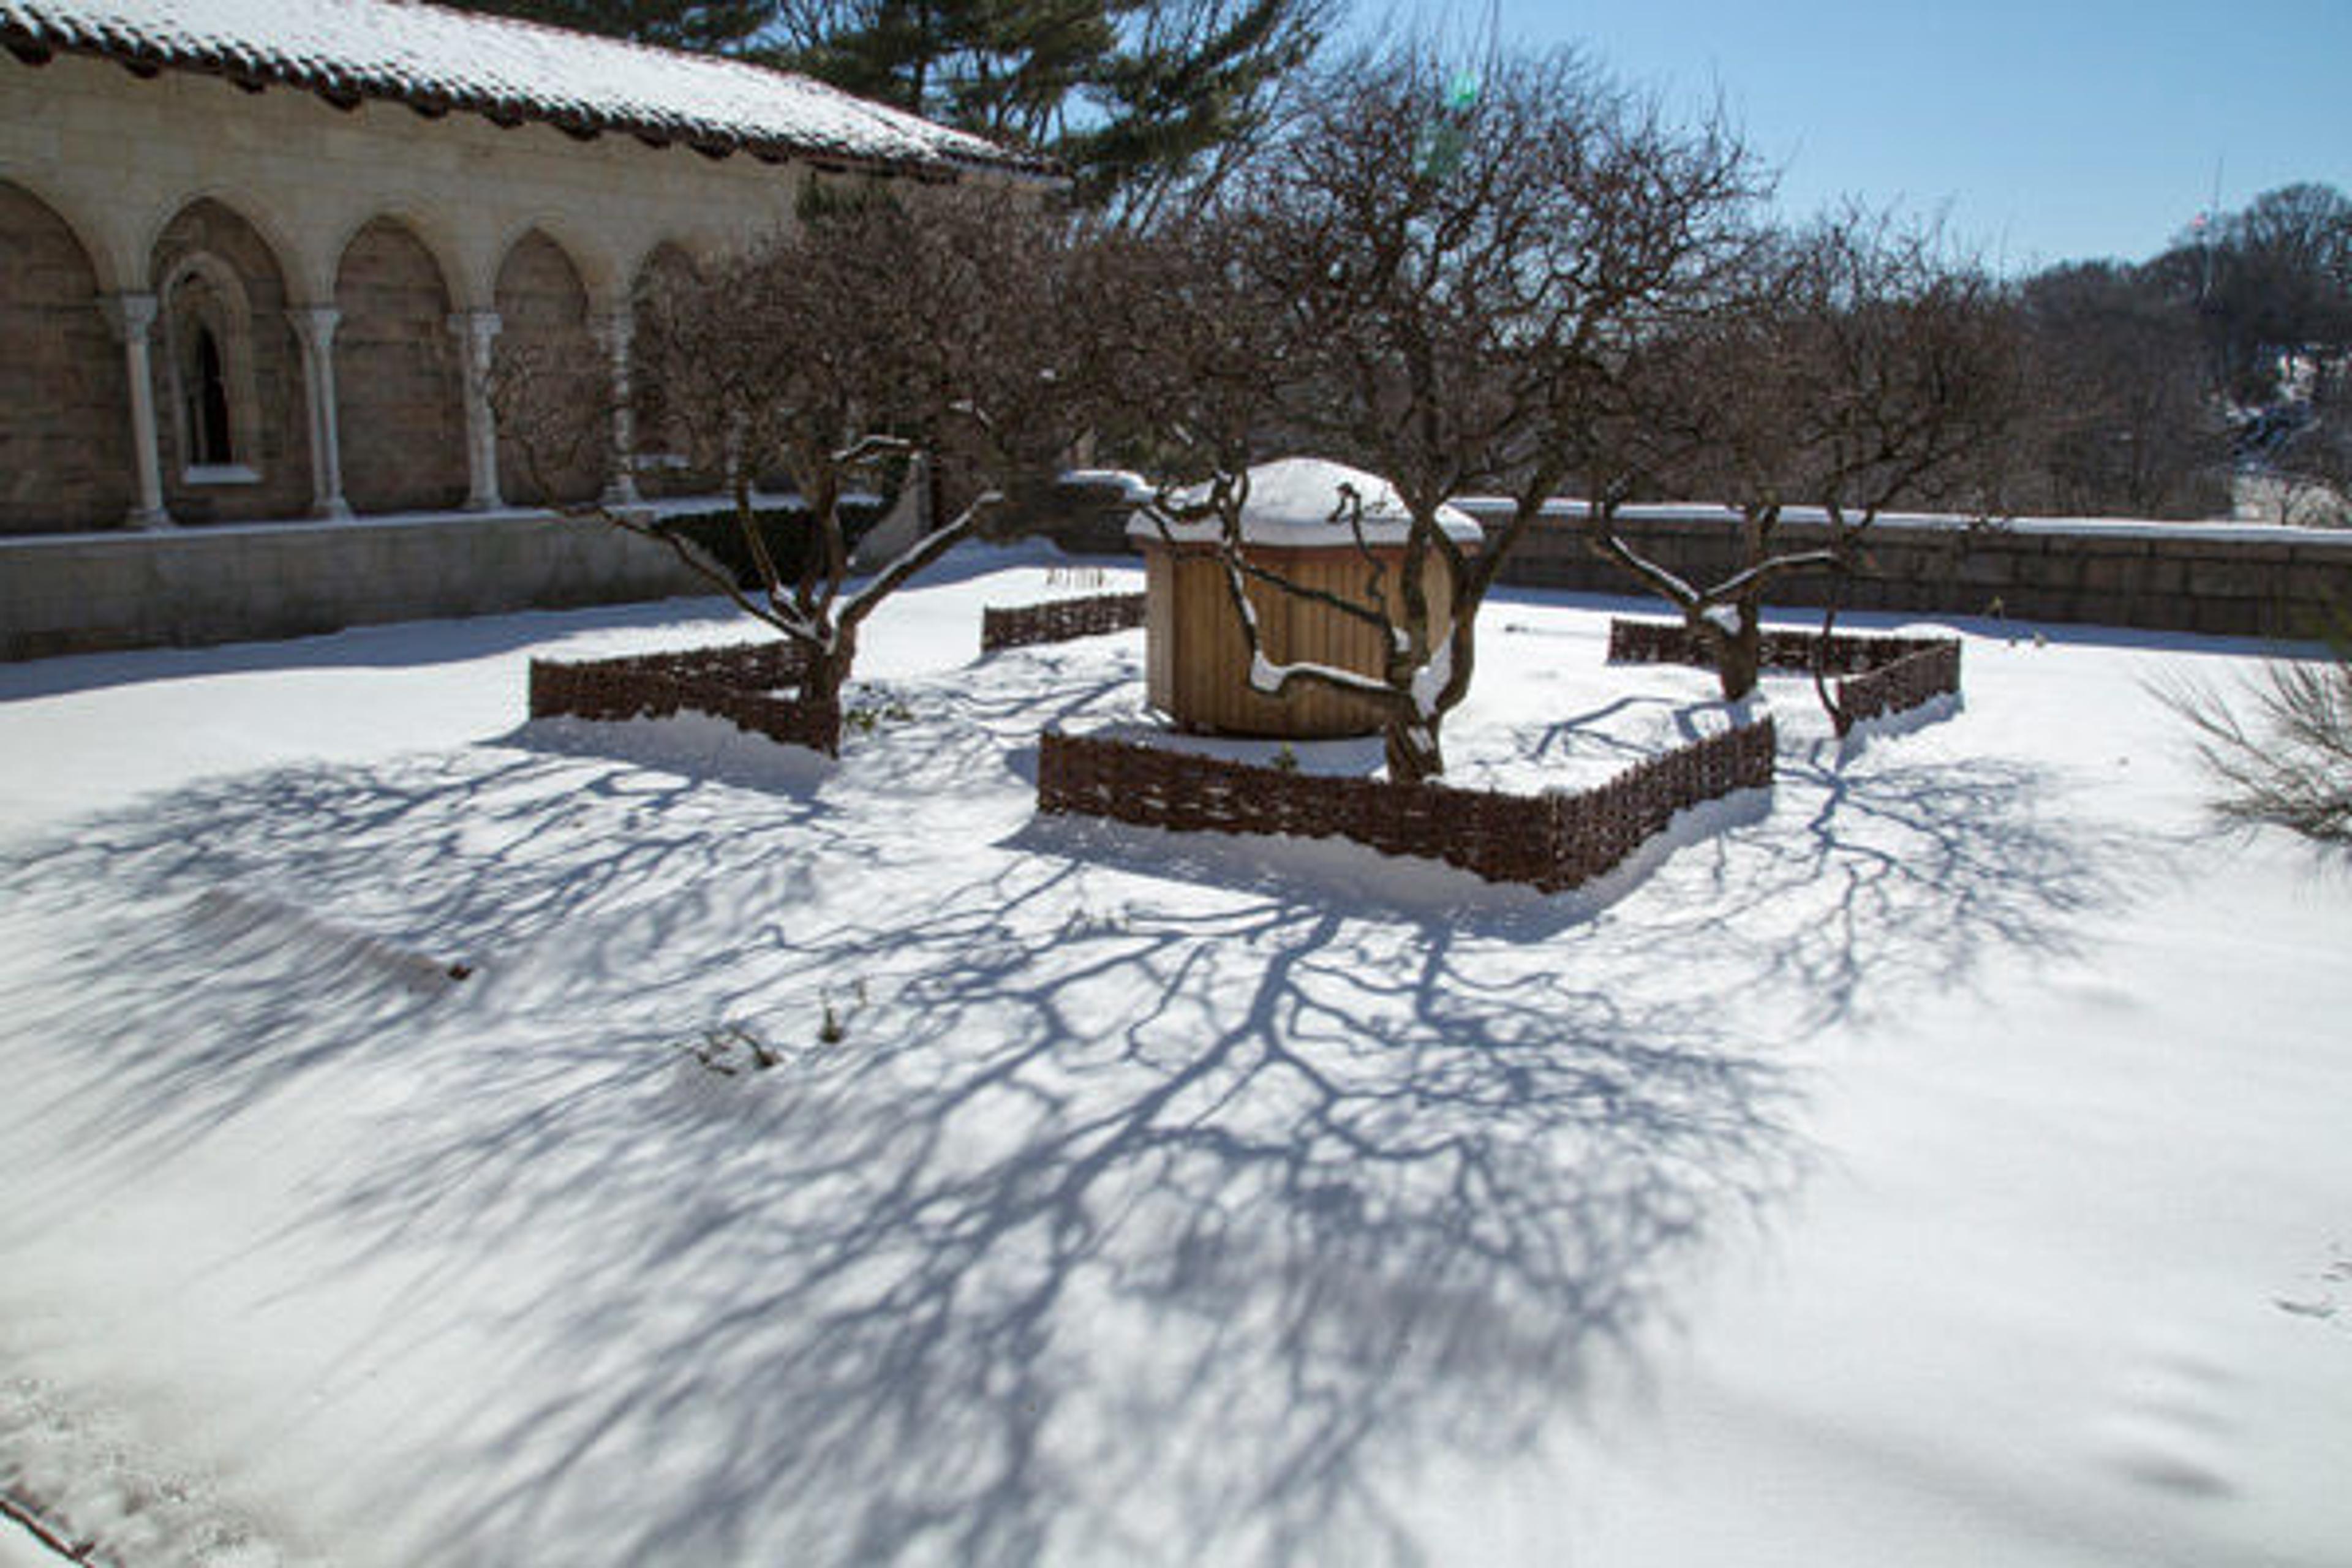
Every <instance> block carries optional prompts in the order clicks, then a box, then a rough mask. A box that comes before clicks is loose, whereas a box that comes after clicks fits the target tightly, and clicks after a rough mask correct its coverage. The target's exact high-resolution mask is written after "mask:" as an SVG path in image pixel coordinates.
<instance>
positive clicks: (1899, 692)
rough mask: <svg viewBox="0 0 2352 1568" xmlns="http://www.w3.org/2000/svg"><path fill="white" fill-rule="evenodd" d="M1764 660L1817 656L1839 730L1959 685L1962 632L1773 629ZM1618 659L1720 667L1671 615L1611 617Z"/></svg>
mask: <svg viewBox="0 0 2352 1568" xmlns="http://www.w3.org/2000/svg"><path fill="white" fill-rule="evenodd" d="M1759 651H1760V653H1761V656H1762V659H1761V662H1762V664H1763V667H1764V668H1766V669H1777V670H1784V671H1799V672H1804V673H1811V670H1812V668H1813V661H1814V659H1815V658H1821V659H1822V673H1823V674H1825V675H1835V676H1842V677H1844V678H1845V679H1841V680H1840V681H1839V682H1838V683H1837V694H1836V699H1835V700H1836V705H1837V710H1836V711H1835V712H1834V713H1833V714H1832V715H1831V722H1832V724H1833V725H1834V726H1835V727H1836V730H1837V732H1838V733H1839V734H1841V735H1843V734H1844V733H1846V732H1847V731H1850V730H1852V729H1853V727H1854V726H1855V725H1856V724H1859V723H1860V722H1862V721H1864V719H1875V718H1878V717H1879V716H1880V715H1882V714H1886V713H1900V712H1902V711H1904V710H1906V709H1911V708H1916V707H1918V706H1919V705H1920V704H1921V703H1923V702H1927V701H1930V700H1934V699H1936V698H1937V697H1942V696H1946V695H1951V696H1958V694H1959V689H1960V642H1959V639H1958V637H1855V636H1853V635H1850V634H1845V633H1840V634H1837V635H1835V636H1832V637H1830V638H1829V639H1828V647H1827V648H1826V649H1824V648H1823V647H1822V637H1820V635H1819V634H1817V633H1813V632H1790V631H1768V632H1766V633H1765V634H1764V635H1763V646H1762V647H1761V648H1760V650H1759ZM1609 659H1610V662H1611V663H1612V664H1687V665H1695V666H1696V667H1697V668H1701V669H1711V668H1714V665H1715V660H1714V658H1712V657H1711V655H1710V654H1709V652H1708V648H1707V645H1706V641H1705V640H1704V639H1703V638H1701V637H1698V636H1697V635H1696V634H1695V633H1693V632H1692V630H1691V629H1690V628H1689V627H1688V626H1683V625H1681V624H1679V623H1677V622H1673V621H1621V620H1612V621H1611V622H1610V623H1609Z"/></svg>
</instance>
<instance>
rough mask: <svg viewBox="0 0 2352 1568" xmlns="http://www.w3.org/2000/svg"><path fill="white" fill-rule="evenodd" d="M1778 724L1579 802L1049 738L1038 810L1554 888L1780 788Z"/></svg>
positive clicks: (1716, 742) (1629, 774)
mask: <svg viewBox="0 0 2352 1568" xmlns="http://www.w3.org/2000/svg"><path fill="white" fill-rule="evenodd" d="M1776 745H1777V741H1776V737H1775V735H1774V732H1773V729H1772V721H1770V720H1769V719H1768V720H1765V721H1763V722H1761V723H1759V724H1747V725H1742V726H1740V727H1739V728H1738V729H1736V730H1731V731H1727V732H1726V733H1724V734H1721V735H1717V736H1715V737H1713V738H1711V739H1708V740H1705V741H1700V742H1696V744H1693V745H1688V746H1684V747H1682V748H1680V749H1678V750H1676V751H1673V752H1667V753H1665V754H1664V755H1663V756H1659V757H1654V758H1652V759H1650V760H1649V761H1647V762H1644V763H1638V764H1636V765H1635V766H1633V767H1632V768H1629V769H1627V770H1626V771H1625V772H1624V773H1620V774H1618V775H1617V776H1616V777H1615V778H1613V779H1611V780H1610V781H1609V782H1608V783H1606V784H1601V785H1600V786H1599V787H1597V788H1594V789H1590V790H1586V791H1584V792H1583V793H1581V794H1579V795H1549V794H1547V795H1506V794H1502V793H1499V792H1494V791H1486V790H1461V789H1454V788H1451V787H1448V786H1446V785H1443V784H1388V783H1383V782H1381V781H1378V780H1373V779H1361V778H1334V777H1330V776H1328V775H1323V774H1316V773H1297V772H1292V771H1286V770H1283V769H1276V768H1267V767H1257V766H1254V765H1252V764H1249V763H1235V762H1229V761H1226V760H1224V759H1223V758H1219V757H1203V756H1197V755H1192V754H1190V753H1186V752H1171V751H1166V750H1163V749H1161V748H1160V747H1157V746H1149V745H1139V744H1136V743H1134V742H1124V741H1109V740H1099V739H1091V738H1087V737H1082V736H1075V735H1064V734H1060V733H1058V732H1055V731H1046V732H1045V734H1044V735H1043V736H1041V737H1040V739H1039V742H1038V758H1037V809H1038V810H1039V811H1041V812H1046V813H1054V814H1063V813H1069V814H1076V815H1081V816H1104V817H1109V818H1112V819H1113V820H1116V821H1119V822H1127V823H1133V824H1136V825H1138V826H1145V827H1164V828H1167V829H1170V830H1171V831H1173V832H1178V833H1199V832H1214V833H1249V834H1291V835H1296V836H1298V837H1315V838H1322V837H1345V838H1350V839H1353V840H1355V841H1356V842H1357V843H1359V844H1364V845H1368V846H1370V847H1372V848H1374V849H1377V850H1379V851H1380V852H1381V854H1383V855H1412V856H1419V857H1422V858H1427V859H1433V860H1443V861H1444V862H1445V863H1446V864H1448V865H1450V866H1457V867H1460V868H1462V869H1464V870H1465V871H1469V872H1472V873H1474V874H1475V875H1476V876H1479V877H1483V878H1485V879H1486V880H1488V881H1490V882H1524V883H1527V884H1528V885H1530V886H1532V887H1535V888H1537V889H1541V890H1542V891H1544V892H1547V893H1551V892H1558V891H1559V890H1561V889H1566V888H1573V887H1577V886H1579V885H1580V884H1582V883H1585V882H1589V881H1591V880H1592V879H1594V878H1596V877H1599V876H1601V875H1602V874H1604V873H1606V872H1608V871H1610V870H1612V869H1613V868H1615V867H1617V866H1618V865H1620V864H1621V863H1622V862H1623V860H1624V859H1625V858H1626V857H1627V856H1629V855H1631V854H1632V853H1633V851H1634V850H1635V849H1637V848H1639V847H1641V846H1642V844H1643V842H1644V841H1646V840H1647V839H1649V838H1650V837H1653V836H1654V835H1655V834H1657V833H1658V832H1660V831H1661V830H1663V829H1664V827H1665V826H1666V825H1667V823H1668V822H1670V821H1671V820H1673V818H1674V816H1675V813H1676V812H1678V811H1681V810H1684V809H1685V808H1687V807H1689V806H1693V805H1699V804H1701V803H1702V802H1705V801H1709V800H1714V799H1717V798H1718V797H1720V796H1723V795H1730V794H1732V793H1733V792H1735V791H1738V790H1743V789H1767V788H1769V787H1770V786H1771V784H1772V777H1773V760H1774V755H1775V748H1776Z"/></svg>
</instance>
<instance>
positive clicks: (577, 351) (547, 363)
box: [491, 229, 613, 504]
mask: <svg viewBox="0 0 2352 1568" xmlns="http://www.w3.org/2000/svg"><path fill="white" fill-rule="evenodd" d="M497 303H498V311H499V323H500V324H499V339H498V351H497V355H496V360H495V368H494V371H493V374H492V378H491V379H492V383H493V388H494V390H493V396H494V400H495V402H496V404H497V405H498V417H499V485H500V488H501V489H504V490H505V492H506V494H507V495H508V496H509V498H510V499H512V500H519V501H526V502H535V503H541V504H545V503H551V502H564V501H580V500H590V499H592V498H593V497H594V496H595V495H596V494H597V493H598V492H599V491H601V490H602V489H604V473H605V467H606V458H607V454H608V452H609V451H610V448H611V445H612V428H613V419H612V409H611V407H610V406H609V397H608V394H609V391H610V388H611V385H612V380H611V376H610V375H609V374H608V371H607V364H608V361H607V359H606V355H605V353H604V349H603V348H602V347H600V346H599V345H598V343H597V342H596V339H595V335H594V334H593V332H592V331H590V330H589V326H588V290H587V288H586V286H585V285H584V284H583V283H582V281H581V279H580V271H579V268H576V267H574V266H573V265H572V258H571V257H569V256H568V255H566V254H565V253H564V250H563V247H562V246H560V245H558V244H556V242H555V241H554V240H552V239H551V238H550V237H548V236H547V235H546V234H544V233H542V232H541V231H540V230H538V229H532V230H531V231H530V233H528V234H526V235H524V236H523V237H521V238H520V239H519V240H517V241H516V242H515V244H514V248H513V249H511V250H509V251H508V252H507V258H506V260H505V262H504V263H503V264H502V265H501V266H500V267H499V277H498V291H497Z"/></svg>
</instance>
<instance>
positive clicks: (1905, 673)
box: [1834, 639, 1960, 735]
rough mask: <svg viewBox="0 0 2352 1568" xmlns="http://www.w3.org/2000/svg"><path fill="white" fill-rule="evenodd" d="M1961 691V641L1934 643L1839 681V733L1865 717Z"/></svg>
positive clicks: (1906, 707)
mask: <svg viewBox="0 0 2352 1568" xmlns="http://www.w3.org/2000/svg"><path fill="white" fill-rule="evenodd" d="M1959 690H1960V645H1959V643H1958V640H1957V639H1955V640H1952V641H1948V642H1937V643H1934V644H1932V645H1931V646H1929V647H1925V648H1922V649H1921V650H1920V651H1919V652H1917V653H1913V654H1906V655H1905V656H1904V657H1903V658H1898V659H1896V660H1895V661H1894V662H1893V663H1891V664H1883V665H1880V666H1879V667H1878V668H1876V669H1873V670H1868V671H1865V672H1864V673H1863V674H1861V675H1857V676H1854V677H1853V679H1847V680H1841V681H1839V682H1838V683H1837V697H1836V699H1835V700H1836V703H1837V712H1836V714H1835V715H1834V719H1835V722H1836V724H1837V732H1838V733H1839V734H1841V735H1843V734H1844V733H1845V732H1846V731H1849V730H1851V729H1853V727H1854V726H1855V725H1856V724H1859V723H1861V722H1862V721H1864V720H1865V719H1875V718H1878V717H1879V716H1881V715H1882V714H1886V713H1900V712H1903V711H1904V710H1906V709H1911V708H1916V707H1919V706H1921V705H1922V704H1923V703H1927V702H1932V701H1933V700H1936V699H1937V698H1938V697H1944V696H1954V697H1957V696H1958V695H1959Z"/></svg>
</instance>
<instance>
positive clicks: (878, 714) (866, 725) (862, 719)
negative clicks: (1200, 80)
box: [841, 698, 915, 735]
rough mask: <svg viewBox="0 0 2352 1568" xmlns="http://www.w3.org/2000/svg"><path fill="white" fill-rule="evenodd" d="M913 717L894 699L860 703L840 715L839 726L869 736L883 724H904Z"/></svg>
mask: <svg viewBox="0 0 2352 1568" xmlns="http://www.w3.org/2000/svg"><path fill="white" fill-rule="evenodd" d="M914 717H915V710H913V709H911V708H909V707H908V706H907V705H906V704H905V703H903V702H900V701H898V700H897V699H895V698H894V699H892V700H889V701H887V702H863V703H860V704H858V705H857V706H856V707H855V708H852V709H850V710H847V711H845V713H843V714H842V716H841V724H842V728H843V729H845V730H853V731H856V732H857V733H858V734H861V735H870V734H872V733H874V731H876V730H877V729H880V728H881V727H882V726H883V725H884V724H904V723H907V722H908V721H911V720H912V719H913V718H914Z"/></svg>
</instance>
